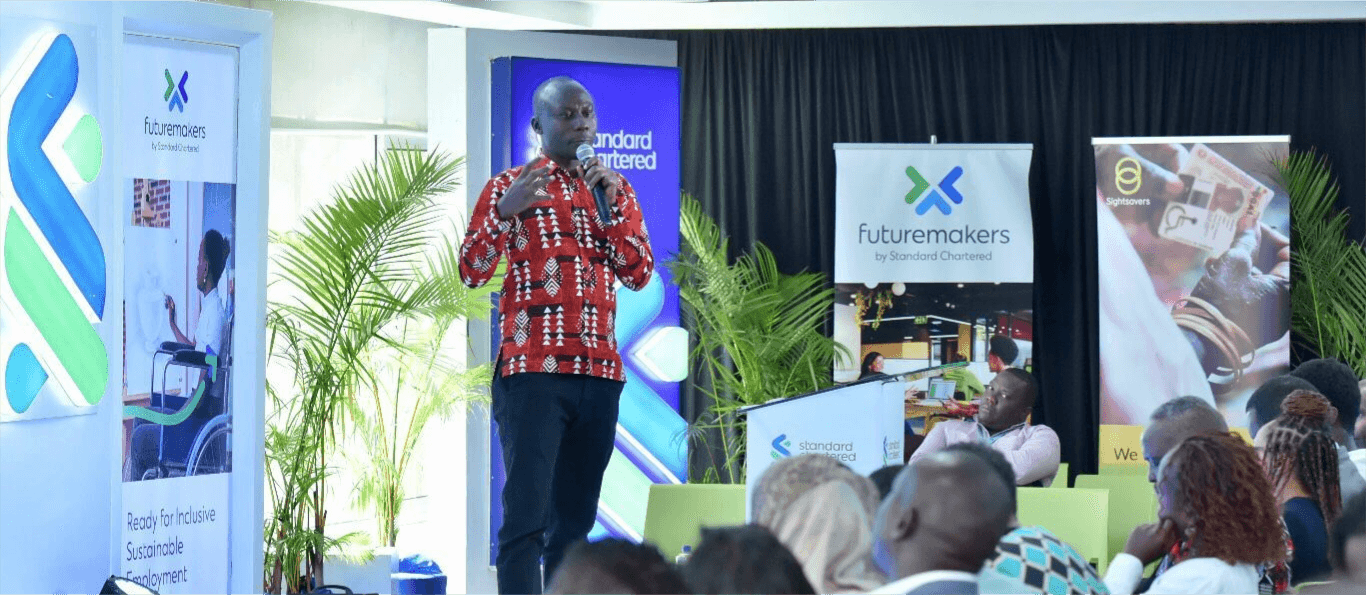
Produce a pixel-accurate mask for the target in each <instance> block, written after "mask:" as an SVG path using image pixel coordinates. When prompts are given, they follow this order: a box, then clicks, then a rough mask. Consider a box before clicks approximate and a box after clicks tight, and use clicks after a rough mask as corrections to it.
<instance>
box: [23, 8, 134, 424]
mask: <svg viewBox="0 0 1366 595" xmlns="http://www.w3.org/2000/svg"><path fill="white" fill-rule="evenodd" d="M15 55H16V56H21V55H22V56H23V58H22V62H20V63H19V64H17V65H16V66H17V68H14V69H13V70H12V72H13V75H12V77H11V78H10V79H9V80H8V81H6V82H5V84H4V86H3V89H0V114H3V116H0V118H2V119H3V121H4V123H5V125H6V127H7V129H6V131H5V133H4V136H5V139H4V141H5V144H4V159H3V162H4V163H3V167H0V216H3V217H4V221H3V223H2V225H3V232H0V244H3V268H2V270H3V275H0V277H3V279H0V311H3V319H4V322H3V323H0V327H3V328H4V329H5V331H4V336H3V338H0V366H3V368H4V383H5V384H4V388H5V391H4V394H5V401H6V404H7V405H8V408H9V409H10V410H11V411H12V412H13V413H14V414H18V415H20V416H21V417H19V419H23V417H22V415H23V414H24V413H25V412H26V411H28V410H29V408H30V406H31V405H33V403H34V400H35V399H37V397H38V395H39V393H40V391H41V390H42V388H43V387H44V385H46V384H48V383H49V382H51V383H53V384H55V388H56V389H57V390H56V392H58V393H61V394H64V395H65V396H66V397H67V398H68V399H69V400H70V402H71V405H74V406H75V407H77V408H88V407H90V406H92V405H95V404H96V403H99V402H100V400H101V399H102V398H103V396H104V392H105V386H106V384H107V382H108V380H109V357H108V353H107V352H106V351H105V347H104V341H103V340H101V338H100V335H99V333H98V332H97V331H96V329H95V326H94V325H95V324H96V323H98V322H99V321H100V319H101V318H102V317H103V315H104V305H105V291H106V280H105V255H104V248H103V247H102V246H101V244H100V240H99V237H98V236H97V235H96V234H95V229H94V228H93V227H92V226H91V224H90V220H89V219H87V218H86V216H85V213H84V212H83V211H82V210H81V207H80V205H79V204H77V202H76V199H75V197H74V196H73V194H72V187H83V186H84V185H86V184H89V183H91V182H93V181H94V180H95V178H96V176H97V175H98V174H99V172H100V164H101V161H102V160H103V149H102V145H103V141H102V137H101V134H100V126H99V123H98V122H97V121H96V120H95V117H94V116H92V115H90V114H80V113H79V112H75V111H74V110H68V107H69V106H70V104H71V101H72V98H73V97H74V96H75V94H76V86H77V83H78V81H79V79H80V76H79V74H80V67H79V61H78V60H77V56H76V47H75V45H74V44H73V43H72V41H71V38H70V37H68V36H66V35H65V34H47V35H45V36H43V37H41V38H39V39H38V40H37V42H36V43H34V44H33V45H32V46H31V47H30V49H29V51H28V52H26V53H23V54H15ZM55 133H56V134H62V135H64V138H60V139H53V140H59V141H60V143H61V144H60V145H57V144H56V143H49V147H51V148H53V149H56V148H57V147H58V146H59V147H60V151H58V150H53V151H51V152H47V151H44V148H43V143H44V142H46V141H47V140H48V137H50V136H53V135H54V134H55ZM59 170H60V171H61V172H62V173H59ZM3 410H4V408H3V407H0V412H3ZM12 417H13V416H11V418H12Z"/></svg>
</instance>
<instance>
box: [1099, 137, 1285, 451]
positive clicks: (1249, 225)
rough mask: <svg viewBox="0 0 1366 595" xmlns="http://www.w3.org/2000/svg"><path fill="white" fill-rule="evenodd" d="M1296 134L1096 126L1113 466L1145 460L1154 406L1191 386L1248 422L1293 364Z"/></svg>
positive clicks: (1103, 375)
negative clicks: (1291, 170)
mask: <svg viewBox="0 0 1366 595" xmlns="http://www.w3.org/2000/svg"><path fill="white" fill-rule="evenodd" d="M1289 143H1290V138H1289V137H1285V136H1278V137H1219V138H1127V139H1123V138H1115V139H1105V138H1098V139H1095V140H1094V141H1093V144H1094V145H1095V156H1096V200H1097V201H1098V204H1097V207H1096V225H1097V231H1096V237H1097V259H1098V264H1099V271H1098V275H1099V277H1098V278H1099V285H1100V287H1099V299H1100V304H1099V312H1100V329H1099V330H1100V404H1101V436H1100V461H1101V463H1102V464H1133V465H1141V464H1143V462H1144V459H1143V449H1142V442H1141V438H1142V432H1143V428H1144V427H1145V426H1146V425H1147V422H1148V418H1149V416H1150V415H1151V414H1152V412H1153V410H1155V409H1156V408H1157V407H1159V406H1160V405H1161V404H1162V403H1164V402H1166V401H1168V400H1170V399H1173V398H1176V397H1180V396H1187V395H1193V396H1196V397H1199V398H1202V399H1205V400H1207V401H1209V402H1210V403H1211V404H1212V405H1214V406H1215V407H1216V408H1218V410H1219V411H1220V413H1222V414H1223V415H1224V418H1225V419H1227V420H1228V424H1229V426H1230V427H1232V428H1246V427H1247V413H1246V407H1247V401H1248V398H1249V397H1250V396H1251V394H1252V391H1253V390H1255V389H1256V388H1257V387H1258V386H1260V385H1261V384H1262V382H1263V381H1264V380H1266V379H1267V378H1270V377H1272V376H1275V375H1278V374H1282V373H1284V372H1285V371H1286V370H1288V369H1289V367H1290V352H1289V346H1290V337H1289V328H1290V280H1289V276H1290V201H1289V197H1288V196H1287V195H1286V192H1285V189H1284V188H1282V187H1281V185H1280V184H1278V183H1277V176H1276V174H1275V167H1274V165H1273V163H1274V161H1275V160H1278V159H1284V158H1285V156H1286V154H1287V151H1288V147H1289Z"/></svg>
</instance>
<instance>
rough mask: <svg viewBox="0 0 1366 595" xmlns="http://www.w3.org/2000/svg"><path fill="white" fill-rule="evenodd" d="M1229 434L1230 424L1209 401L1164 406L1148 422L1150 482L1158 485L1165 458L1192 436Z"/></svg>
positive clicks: (1185, 399)
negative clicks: (1158, 470) (1160, 468)
mask: <svg viewBox="0 0 1366 595" xmlns="http://www.w3.org/2000/svg"><path fill="white" fill-rule="evenodd" d="M1224 432H1228V422H1226V421H1224V416H1222V415H1220V414H1219V412H1218V411H1216V410H1215V409H1214V406H1213V405H1210V404H1209V403H1208V402H1207V401H1205V400H1203V399H1200V398H1197V397H1178V398H1175V399H1172V400H1170V401H1167V402H1166V403H1163V404H1162V406H1161V407H1158V408H1157V410H1156V411H1154V412H1153V414H1152V417H1151V418H1149V420H1148V429H1147V430H1145V431H1144V432H1143V458H1145V459H1147V460H1148V481H1151V482H1153V483H1157V467H1158V464H1159V463H1160V462H1161V461H1162V457H1163V456H1166V454H1167V453H1168V452H1171V450H1172V449H1173V448H1176V445H1178V444H1181V442H1182V441H1184V440H1185V439H1187V438H1190V437H1191V436H1199V435H1201V434H1218V433H1224Z"/></svg>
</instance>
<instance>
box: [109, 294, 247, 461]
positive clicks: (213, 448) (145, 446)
mask: <svg viewBox="0 0 1366 595" xmlns="http://www.w3.org/2000/svg"><path fill="white" fill-rule="evenodd" d="M231 321H232V319H231V318H230V317H229V318H228V322H227V324H225V325H224V326H225V328H224V331H223V349H222V351H223V353H222V354H214V355H216V356H217V364H216V365H215V364H212V363H210V362H209V359H208V358H209V355H210V354H209V353H206V352H204V351H197V350H195V349H194V346H193V345H187V344H185V343H176V342H173V341H166V342H163V343H162V344H161V345H160V348H159V349H157V351H156V352H155V353H154V354H153V355H152V365H151V368H152V371H151V387H152V388H153V392H152V401H151V404H150V406H149V407H147V409H148V410H149V411H151V412H154V413H158V414H161V415H163V416H182V415H185V418H184V420H183V421H181V422H180V423H177V424H174V425H162V424H160V423H157V422H154V421H148V420H146V419H142V418H139V419H138V420H137V421H136V422H135V425H134V426H133V432H132V435H131V438H130V439H129V454H128V459H127V460H126V461H125V463H124V480H125V481H142V480H148V479H160V478H166V477H186V476H193V475H209V474H214V473H227V472H229V471H231V470H232V408H231V395H232V392H231V390H230V389H231V387H230V384H231V378H232V347H231V341H232V339H231V337H232V322H231ZM162 360H164V363H162V364H161V366H160V372H161V391H160V392H157V391H156V390H155V389H156V386H157V382H156V377H157V371H158V362H159V361H162ZM172 367H176V368H183V369H185V370H186V371H187V373H189V374H191V375H193V374H194V373H195V372H198V373H199V374H200V375H201V376H203V379H202V380H201V381H200V382H203V383H204V384H205V387H204V392H203V394H201V395H200V397H199V400H198V401H197V402H194V403H191V400H192V399H193V396H190V397H186V396H183V395H173V394H169V393H168V392H167V390H166V382H167V380H166V378H167V376H168V373H169V372H170V369H171V368H172ZM215 368H217V369H216V370H215ZM191 395H193V393H191ZM190 406H193V407H194V409H193V410H190V411H188V412H187V411H185V408H186V407H190Z"/></svg>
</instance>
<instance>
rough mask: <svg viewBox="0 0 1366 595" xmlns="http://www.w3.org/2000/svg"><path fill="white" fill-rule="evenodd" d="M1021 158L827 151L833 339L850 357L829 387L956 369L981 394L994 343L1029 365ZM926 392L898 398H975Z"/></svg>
mask: <svg viewBox="0 0 1366 595" xmlns="http://www.w3.org/2000/svg"><path fill="white" fill-rule="evenodd" d="M1032 153H1033V146H1032V145H1028V144H1018V145H1011V144H1001V145H947V144H931V145H890V144H836V145H835V288H836V298H835V300H836V301H835V324H834V333H835V338H836V339H837V340H838V341H839V342H840V343H841V344H843V345H844V346H845V347H847V348H848V349H849V351H850V353H852V354H853V356H854V359H853V361H851V362H844V363H843V364H842V365H837V366H836V368H835V380H836V381H837V382H849V381H854V380H857V379H859V378H860V377H867V376H869V375H871V374H876V373H883V374H897V373H901V372H907V371H911V370H917V369H921V368H927V367H930V366H938V365H942V364H948V363H958V362H967V364H968V366H967V367H968V369H969V370H970V371H971V372H972V373H973V375H975V376H976V377H977V378H978V379H979V380H980V381H981V383H982V384H985V383H987V382H990V380H991V378H992V377H994V376H995V373H994V372H993V371H992V369H993V368H996V369H999V366H994V365H992V364H990V363H988V351H989V344H990V342H991V339H992V338H993V337H996V336H1001V337H1006V338H1009V339H1011V342H1013V344H1014V346H1015V350H1014V352H1015V353H1014V355H1013V357H1012V358H1011V361H1006V362H1001V363H1002V364H1003V365H1007V366H1017V367H1023V368H1030V367H1032V365H1033V358H1032V351H1033V350H1032V346H1033V341H1034V316H1033V303H1034V299H1033V283H1034V229H1033V223H1032V219H1031V218H1030V205H1029V163H1030V159H1031V157H1032ZM997 342H998V344H999V343H1001V342H1004V341H1003V340H1002V339H997ZM929 385H930V381H929V380H920V381H917V383H914V385H913V386H909V387H907V388H908V389H915V390H918V391H927V396H928V397H930V398H931V399H936V398H939V399H940V400H943V398H948V397H952V396H954V395H955V394H956V393H958V394H957V396H959V397H960V398H961V397H972V396H974V393H975V391H974V390H973V387H970V386H953V387H949V386H947V385H945V384H943V382H942V381H941V382H938V383H936V386H934V387H931V386H929ZM931 388H934V389H935V390H934V391H930V389H931Z"/></svg>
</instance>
